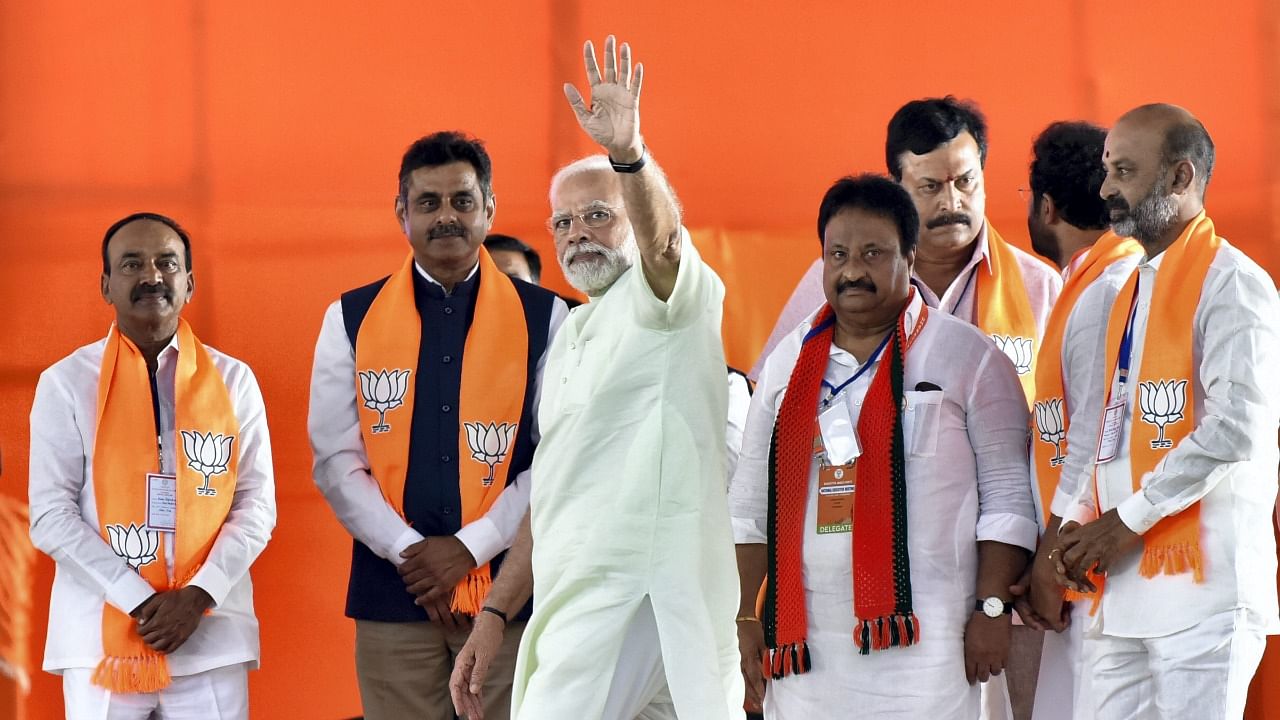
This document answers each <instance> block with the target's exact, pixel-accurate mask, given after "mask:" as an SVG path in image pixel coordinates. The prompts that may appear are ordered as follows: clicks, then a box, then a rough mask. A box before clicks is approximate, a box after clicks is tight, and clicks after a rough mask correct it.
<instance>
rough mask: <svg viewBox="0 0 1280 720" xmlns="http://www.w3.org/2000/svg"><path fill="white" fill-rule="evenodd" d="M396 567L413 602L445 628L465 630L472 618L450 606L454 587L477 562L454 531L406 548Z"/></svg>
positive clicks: (433, 620) (420, 541)
mask: <svg viewBox="0 0 1280 720" xmlns="http://www.w3.org/2000/svg"><path fill="white" fill-rule="evenodd" d="M400 557H402V558H404V562H402V563H400V565H399V567H397V570H398V571H399V572H400V579H401V580H403V581H404V585H405V590H407V591H408V592H409V593H410V594H412V595H413V596H414V601H413V602H414V604H416V605H419V606H421V607H422V608H423V609H425V610H426V611H427V617H429V618H430V619H431V621H432V622H437V623H440V625H441V626H442V627H444V629H445V630H450V631H452V630H466V629H468V628H469V627H470V625H471V619H470V618H468V617H467V616H466V615H463V614H462V613H455V612H453V611H452V610H450V609H449V603H450V601H451V600H452V598H453V589H454V588H455V587H457V585H458V583H459V582H462V578H463V577H465V576H466V574H467V573H468V572H470V571H471V570H472V569H473V568H475V566H476V560H475V558H474V557H472V556H471V551H469V550H467V546H466V545H463V544H462V541H461V540H459V539H458V538H456V537H454V536H453V535H435V536H432V537H429V538H426V539H424V540H419V541H418V542H416V543H414V544H412V545H410V546H409V547H407V548H405V549H404V551H403V552H401V553H400Z"/></svg>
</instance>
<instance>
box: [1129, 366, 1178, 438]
mask: <svg viewBox="0 0 1280 720" xmlns="http://www.w3.org/2000/svg"><path fill="white" fill-rule="evenodd" d="M1186 404H1187V381H1186V380H1160V381H1158V382H1144V383H1140V384H1139V385H1138V406H1139V407H1140V408H1141V409H1142V422H1144V423H1148V424H1150V425H1155V426H1156V430H1157V433H1156V439H1155V440H1152V441H1151V449H1152V450H1160V449H1163V448H1171V447H1173V441H1172V440H1166V439H1165V437H1164V426H1165V425H1172V424H1173V423H1176V422H1178V421H1179V420H1181V419H1182V408H1183V407H1184V406H1185V405H1186Z"/></svg>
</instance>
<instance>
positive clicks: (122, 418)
mask: <svg viewBox="0 0 1280 720" xmlns="http://www.w3.org/2000/svg"><path fill="white" fill-rule="evenodd" d="M177 337H178V366H177V371H176V373H175V378H174V405H175V407H174V421H175V422H174V428H175V433H174V438H173V442H174V448H175V458H176V460H177V471H176V473H175V474H176V475H177V492H178V511H177V524H176V527H177V532H176V533H175V536H174V555H175V557H174V558H173V577H174V581H173V583H170V582H169V576H168V571H167V569H166V562H165V553H164V543H162V542H160V533H159V532H156V531H153V530H148V529H147V527H146V522H147V518H146V507H147V486H146V482H145V478H146V475H147V473H157V472H160V461H159V452H158V450H159V449H158V448H157V447H156V434H155V431H154V429H153V427H154V426H153V424H152V422H151V421H150V420H149V418H151V417H152V406H151V382H150V379H149V377H148V373H147V361H146V359H145V358H143V356H142V353H141V352H140V351H139V350H138V347H137V346H136V345H134V344H133V342H131V341H130V340H129V339H128V338H126V337H125V336H124V335H122V334H121V333H120V330H119V329H118V328H116V327H115V326H112V328H111V333H110V335H108V336H107V343H106V347H105V349H104V350H103V353H102V368H101V371H100V374H99V376H98V410H97V430H96V432H95V435H94V448H93V485H94V499H95V501H96V502H97V505H98V525H99V532H100V533H101V534H102V537H103V538H104V539H105V540H106V541H107V542H108V543H109V544H110V545H111V548H112V550H114V551H115V552H116V554H117V555H120V556H121V558H122V559H124V560H125V561H126V562H128V563H129V565H131V566H132V567H134V568H135V569H136V570H137V571H138V574H139V575H141V576H142V577H143V579H145V580H146V581H147V582H149V583H150V584H151V587H153V588H155V589H156V590H157V591H166V590H172V589H176V588H181V587H183V586H185V585H186V584H187V583H188V582H190V581H191V578H192V577H193V576H194V575H195V574H196V571H197V570H199V569H200V566H201V565H202V564H204V560H205V558H206V557H208V555H209V549H210V548H212V547H213V541H214V540H215V539H216V538H217V536H218V531H219V530H221V528H222V523H223V522H224V521H225V520H226V518H227V513H228V512H230V510H231V499H232V497H233V496H234V495H235V489H236V475H237V464H238V461H239V457H240V448H239V443H238V439H239V437H240V423H239V421H238V420H237V419H236V415H235V408H234V406H233V405H232V404H231V394H230V392H228V390H227V385H226V383H225V382H224V381H223V379H222V374H221V373H219V372H218V369H217V368H216V367H214V365H213V359H212V358H211V357H210V356H209V353H208V351H207V350H205V347H204V345H202V344H201V343H200V341H199V340H197V339H196V336H195V334H194V333H192V332H191V326H190V325H188V324H187V322H186V321H185V320H179V321H178V332H177ZM130 609H132V608H130ZM102 649H103V654H104V657H103V659H102V662H100V663H99V664H98V667H97V669H96V670H95V671H94V674H93V682H94V683H95V684H97V685H99V686H101V687H104V688H107V689H108V690H111V691H113V692H121V693H138V692H155V691H157V690H161V689H163V688H165V687H168V685H169V682H170V677H169V665H168V662H167V661H166V659H165V656H164V655H162V654H160V653H158V652H156V651H154V650H152V649H151V648H150V647H149V646H148V645H147V644H146V642H144V641H143V639H142V637H141V636H140V635H139V634H138V632H137V628H136V626H135V624H134V620H133V618H132V617H130V616H128V615H126V614H125V613H124V612H121V611H120V610H117V609H116V608H114V607H112V606H110V605H105V606H104V607H103V610H102Z"/></svg>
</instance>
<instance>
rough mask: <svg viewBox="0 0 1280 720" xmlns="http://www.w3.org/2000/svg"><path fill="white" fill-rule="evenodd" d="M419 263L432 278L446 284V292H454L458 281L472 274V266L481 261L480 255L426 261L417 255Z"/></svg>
mask: <svg viewBox="0 0 1280 720" xmlns="http://www.w3.org/2000/svg"><path fill="white" fill-rule="evenodd" d="M414 259H415V260H417V261H418V265H419V266H420V267H421V268H422V269H423V270H425V271H426V272H427V274H428V275H430V276H431V279H433V280H435V281H436V282H438V283H440V284H441V285H442V286H444V291H445V292H446V293H451V292H453V289H454V288H455V287H457V285H458V283H460V282H462V281H463V280H466V279H467V276H468V275H470V274H471V268H473V267H475V266H476V263H477V262H478V261H479V258H478V256H475V255H473V256H471V257H469V258H462V259H459V260H457V261H442V260H433V261H430V262H424V261H423V259H422V258H421V257H415V258H414Z"/></svg>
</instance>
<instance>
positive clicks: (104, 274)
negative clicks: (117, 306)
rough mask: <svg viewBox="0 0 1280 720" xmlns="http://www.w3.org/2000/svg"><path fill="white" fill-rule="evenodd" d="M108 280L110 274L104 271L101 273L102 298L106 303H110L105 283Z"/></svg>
mask: <svg viewBox="0 0 1280 720" xmlns="http://www.w3.org/2000/svg"><path fill="white" fill-rule="evenodd" d="M110 281H111V276H110V275H108V274H106V273H102V299H103V300H105V301H106V303H107V304H108V305H110V304H111V296H110V295H108V294H107V283H109V282H110Z"/></svg>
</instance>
